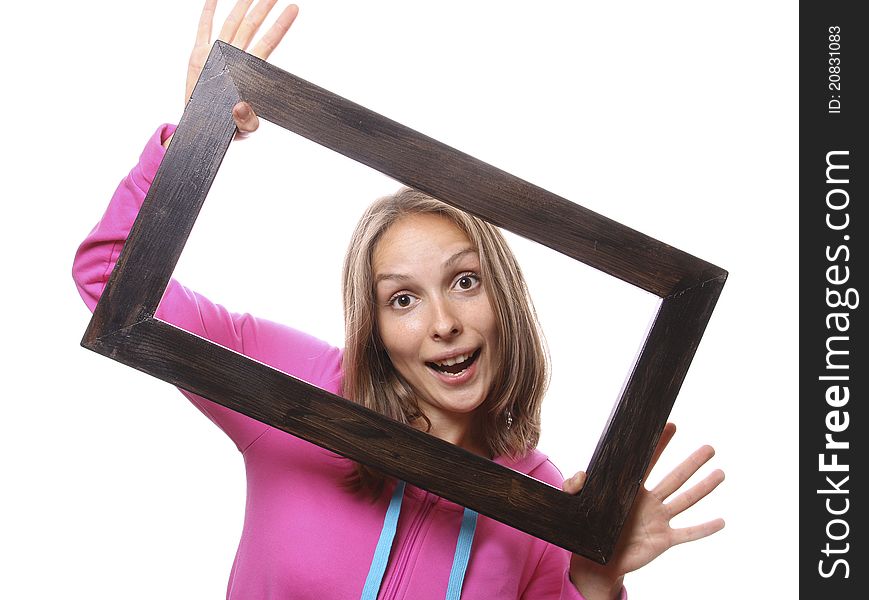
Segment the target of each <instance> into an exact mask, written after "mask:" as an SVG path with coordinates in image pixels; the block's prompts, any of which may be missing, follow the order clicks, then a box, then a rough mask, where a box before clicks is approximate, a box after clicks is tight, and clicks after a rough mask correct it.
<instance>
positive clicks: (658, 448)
mask: <svg viewBox="0 0 869 600" xmlns="http://www.w3.org/2000/svg"><path fill="white" fill-rule="evenodd" d="M674 435H676V425H675V424H674V423H667V424H666V425H664V430H663V431H661V437H660V438H658V443H657V444H656V445H655V452H654V453H652V460H651V461H649V468H648V469H646V474H645V475H644V476H643V481H645V480H646V479H648V478H649V474H650V473H651V472H652V469H653V468H655V465H656V464H658V459H659V458H661V454H663V453H664V450H665V449H666V448H667V445H668V444H669V443H670V440H672V439H673V436H674Z"/></svg>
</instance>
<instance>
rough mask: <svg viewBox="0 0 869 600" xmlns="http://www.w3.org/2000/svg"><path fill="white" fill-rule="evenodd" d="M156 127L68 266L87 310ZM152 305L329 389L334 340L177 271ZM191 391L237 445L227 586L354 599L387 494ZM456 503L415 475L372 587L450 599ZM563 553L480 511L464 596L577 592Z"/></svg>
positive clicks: (337, 387) (141, 176)
mask: <svg viewBox="0 0 869 600" xmlns="http://www.w3.org/2000/svg"><path fill="white" fill-rule="evenodd" d="M173 130H174V128H173V127H172V126H171V125H164V126H162V127H161V128H160V129H159V130H158V131H157V132H156V133H155V134H154V135H153V136H152V137H151V139H150V140H149V141H148V143H147V145H146V147H145V149H144V151H143V152H142V154H141V157H140V160H139V163H138V164H137V165H136V166H135V167H134V168H133V170H132V171H131V172H130V174H129V175H128V176H126V177H125V178H124V179H123V180H122V181H121V183H120V185H119V186H118V188H117V190H116V192H115V194H114V196H113V197H112V200H111V203H110V204H109V206H108V208H107V209H106V212H105V214H104V215H103V217H102V219H101V220H100V221H99V223H98V224H97V225H96V227H95V228H94V229H93V230H92V231H91V232H90V234H89V235H88V236H87V238H86V239H85V240H84V242H83V243H82V244H81V246H80V247H79V249H78V252H77V253H76V257H75V262H74V266H73V277H74V279H75V282H76V284H77V286H78V289H79V292H80V294H81V296H82V298H83V299H84V301H85V303H86V304H87V305H88V307H89V308H90V309H91V310H93V309H94V306H95V305H96V303H97V300H98V299H99V296H100V294H101V293H102V291H103V288H104V287H105V284H106V282H107V281H108V277H109V275H110V273H111V271H112V269H113V267H114V265H115V261H116V260H117V258H118V254H119V253H120V251H121V247H122V246H123V244H124V241H125V239H126V237H127V234H128V233H129V231H130V229H131V227H132V224H133V221H134V220H135V217H136V215H137V214H138V210H139V207H140V205H141V203H142V201H143V200H144V197H145V194H146V192H147V190H148V188H149V186H150V185H151V182H152V181H153V178H154V175H155V173H156V171H157V167H158V166H159V164H160V161H161V160H162V158H163V155H164V148H163V146H162V145H161V142H162V141H163V140H165V139H166V138H167V137H168V136H169V135H170V134H171V133H172V131H173ZM157 317H158V318H160V319H161V320H164V321H166V322H169V323H172V324H174V325H176V326H178V327H181V328H183V329H185V330H187V331H190V332H192V333H195V334H198V335H201V336H203V337H206V338H208V339H210V340H212V341H214V342H216V343H218V344H221V345H223V346H226V347H228V348H231V349H233V350H236V351H238V352H241V353H244V354H246V355H248V356H250V357H252V358H254V359H256V360H259V361H261V362H263V363H266V364H268V365H271V366H273V367H275V368H277V369H280V370H282V371H284V372H286V373H289V374H292V375H294V376H296V377H298V378H300V379H303V380H305V381H308V382H309V383H311V384H314V385H317V386H319V387H321V388H323V389H325V390H328V391H330V392H333V393H335V394H340V393H341V355H342V351H341V349H339V348H334V347H331V346H330V345H328V344H326V343H324V342H322V341H319V340H317V339H314V338H313V337H311V336H309V335H307V334H304V333H302V332H299V331H296V330H294V329H291V328H288V327H285V326H283V325H279V324H276V323H273V322H269V321H266V320H263V319H257V318H255V317H252V316H250V315H248V314H237V313H232V312H230V311H228V310H226V309H225V308H223V307H222V306H220V305H218V304H214V303H212V302H211V301H209V300H208V299H206V298H204V297H202V296H201V295H199V294H197V293H195V292H193V291H191V290H189V289H187V288H185V287H183V286H182V285H180V284H179V283H178V282H176V281H174V280H172V281H171V282H170V283H169V286H168V288H167V290H166V293H165V295H164V297H163V300H162V302H161V304H160V306H159V309H158V311H157ZM182 393H184V394H185V395H186V396H187V397H188V398H189V399H190V401H191V402H193V403H194V404H195V405H196V406H197V407H198V408H199V410H201V411H202V412H203V413H204V414H205V415H206V416H207V417H208V418H209V419H211V420H212V421H213V422H214V423H215V424H216V425H217V426H218V427H220V429H222V430H223V431H224V432H225V433H226V434H227V435H228V436H229V437H230V438H231V439H232V441H233V442H234V443H235V445H236V446H237V447H238V450H239V452H241V454H242V456H243V458H244V464H245V469H246V474H247V504H246V509H245V517H244V528H243V531H242V534H241V541H240V542H239V546H238V551H237V553H236V557H235V561H234V564H233V567H232V571H231V573H230V576H229V583H228V587H227V598H232V599H241V600H260V599H270V598H281V599H287V598H292V599H294V600H303V599H311V600H332V599H334V600H349V599H354V598H359V597H360V594H361V591H362V589H363V585H364V583H365V580H366V576H367V575H368V572H369V568H370V566H371V562H372V557H373V555H374V552H375V547H376V545H377V542H378V538H379V536H380V534H381V530H382V528H383V526H384V515H385V514H386V511H387V505H388V504H389V500H390V492H391V489H387V490H386V492H384V495H383V497H382V498H380V499H378V500H377V501H376V502H374V503H372V502H371V500H370V499H369V498H368V497H367V496H366V495H365V494H360V493H352V492H349V491H347V489H346V487H345V486H344V485H343V484H344V483H345V481H346V477H347V476H348V474H349V473H350V472H351V469H352V468H353V465H352V463H351V461H349V460H348V459H345V458H343V457H341V456H338V455H336V454H334V453H332V452H329V451H327V450H324V449H322V448H320V447H318V446H315V445H313V444H310V443H308V442H306V441H303V440H300V439H298V438H296V437H294V436H292V435H289V434H287V433H285V432H282V431H280V430H277V429H274V428H272V427H270V426H268V425H265V424H263V423H260V422H259V421H256V420H254V419H251V418H249V417H247V416H245V415H242V414H240V413H237V412H234V411H232V410H230V409H227V408H225V407H223V406H221V405H219V404H216V403H214V402H211V401H209V400H207V399H205V398H202V397H199V396H196V395H193V394H190V393H187V392H182ZM495 461H496V462H497V463H499V464H502V465H505V466H507V467H510V468H512V469H515V470H517V471H521V472H522V473H525V474H527V475H530V476H531V477H534V478H536V479H539V480H542V481H545V482H547V483H549V484H551V485H554V486H557V487H560V486H561V484H562V482H563V477H562V476H561V474H560V473H559V471H558V470H557V469H556V468H555V466H554V465H553V464H552V463H551V462H550V461H549V460H548V459H547V458H546V456H544V455H543V454H542V453H540V452H539V451H536V450H535V451H533V452H531V453H529V454H528V455H526V456H524V457H522V458H520V459H518V460H511V459H508V458H503V457H498V458H496V459H495ZM462 515H463V509H462V507H460V506H458V505H456V504H454V503H452V502H449V501H447V500H444V499H443V498H440V497H438V496H436V495H434V494H431V493H428V492H426V491H424V490H421V489H419V488H416V487H413V486H410V485H408V486H407V487H406V490H405V492H404V498H403V502H402V508H401V512H400V518H399V520H398V525H397V530H396V533H395V537H394V542H393V544H392V549H391V551H390V552H389V555H388V556H389V562H388V565H387V568H386V572H385V574H384V576H383V580H382V584H381V586H380V588H379V594H378V598H381V599H393V598H406V599H408V600H443V598H444V597H445V594H446V590H447V584H448V578H449V576H450V569H451V565H452V564H453V559H454V553H455V551H456V540H457V537H458V536H459V530H460V525H461V522H462ZM568 564H569V553H568V552H567V551H566V550H563V549H561V548H559V547H557V546H554V545H552V544H549V543H547V542H544V541H542V540H539V539H537V538H534V537H532V536H530V535H528V534H525V533H522V532H520V531H518V530H516V529H513V528H511V527H509V526H507V525H504V524H502V523H499V522H497V521H495V520H492V519H489V518H486V517H484V516H480V517H479V519H478V521H477V527H476V533H475V535H474V537H473V545H472V548H471V553H470V559H469V561H468V564H467V572H466V573H465V577H464V584H463V587H462V596H461V597H462V598H463V599H465V600H492V599H515V598H521V599H526V600H547V599H553V600H554V599H556V598H561V599H573V600H581V599H582V596H581V595H580V594H579V593H578V592H577V590H576V588H575V587H574V586H573V585H572V584H571V583H570V581H569V579H568V576H567V574H568Z"/></svg>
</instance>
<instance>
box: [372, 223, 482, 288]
mask: <svg viewBox="0 0 869 600" xmlns="http://www.w3.org/2000/svg"><path fill="white" fill-rule="evenodd" d="M468 248H473V243H472V242H471V240H470V239H469V238H468V236H467V234H466V233H465V232H464V231H463V230H462V229H461V228H460V227H458V226H457V225H456V224H455V223H453V222H452V221H451V220H449V219H448V218H446V217H442V216H440V215H437V214H430V213H422V214H413V215H408V216H406V217H402V218H401V219H399V220H398V221H396V222H395V223H393V224H392V225H390V226H389V228H388V229H387V230H386V231H385V232H384V233H383V235H382V236H381V237H380V239H379V240H378V242H377V244H376V245H375V246H374V252H373V253H372V257H371V268H372V271H373V272H374V274H375V275H377V274H379V273H382V272H384V271H392V270H401V269H402V268H408V267H410V266H414V265H420V264H426V263H441V262H443V261H444V260H446V259H449V258H450V257H452V256H453V255H455V254H456V253H457V252H461V251H463V250H467V249H468ZM472 256H476V254H472Z"/></svg>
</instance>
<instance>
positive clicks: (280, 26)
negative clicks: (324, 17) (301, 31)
mask: <svg viewBox="0 0 869 600" xmlns="http://www.w3.org/2000/svg"><path fill="white" fill-rule="evenodd" d="M298 14H299V7H298V6H296V5H295V4H290V5H289V6H288V7H286V8H285V9H284V10H283V11H281V14H280V15H279V16H278V20H277V21H275V23H274V24H273V25H272V26H271V27H269V30H268V31H266V33H265V34H264V35H263V36H262V37H261V38H260V39H259V41H258V42H257V43H256V45H255V46H254V47H253V50H251V51H250V53H251V54H253V55H254V56H256V57H258V58H261V59H263V60H267V59H268V57H269V55H270V54H271V53H272V52H273V51H274V49H275V48H277V47H278V44H280V43H281V40H282V39H284V36H285V35H286V34H287V32H288V31H289V30H290V26H292V24H293V21H295V20H296V17H297V16H298Z"/></svg>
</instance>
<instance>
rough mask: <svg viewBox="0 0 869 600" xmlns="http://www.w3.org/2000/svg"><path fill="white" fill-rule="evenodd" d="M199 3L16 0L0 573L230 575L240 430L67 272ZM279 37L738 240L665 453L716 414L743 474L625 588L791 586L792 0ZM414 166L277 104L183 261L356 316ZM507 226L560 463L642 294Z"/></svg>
mask: <svg viewBox="0 0 869 600" xmlns="http://www.w3.org/2000/svg"><path fill="white" fill-rule="evenodd" d="M230 4H231V3H230V2H228V1H226V0H225V1H224V2H221V4H220V5H219V7H218V10H219V14H218V23H222V17H223V16H224V15H225V14H226V12H228V10H229V7H230ZM7 10H9V9H7ZM199 10H200V2H198V1H197V2H186V1H185V2H180V1H177V0H175V1H170V0H151V1H150V2H135V3H133V2H103V1H100V2H89V3H74V2H45V3H30V4H29V5H27V6H26V7H25V6H24V5H23V4H22V5H21V6H19V7H15V8H12V9H11V15H10V14H8V13H7V15H6V17H5V18H4V21H5V22H6V27H5V28H4V29H5V32H4V36H3V39H2V44H3V47H2V52H3V57H4V59H3V63H4V73H3V80H4V84H3V87H4V90H5V91H4V94H3V99H2V107H0V108H2V114H3V115H4V117H5V119H4V120H5V122H6V130H7V142H6V144H5V148H4V150H3V152H4V160H3V163H2V164H3V177H2V184H0V185H2V198H3V201H4V207H5V208H4V217H3V218H2V220H0V227H2V237H0V244H2V250H3V253H2V256H3V259H2V260H3V263H2V264H3V275H4V284H3V292H4V293H3V294H2V302H3V305H2V319H3V331H4V340H3V344H2V350H0V352H2V353H3V360H2V364H3V388H2V392H0V393H2V407H3V412H2V419H0V445H2V446H0V450H2V452H0V457H2V482H3V483H2V485H3V494H2V498H3V507H2V513H0V515H2V516H0V519H2V521H0V552H2V565H3V567H2V572H3V573H4V577H3V579H4V582H3V589H4V592H3V595H4V596H5V597H10V598H11V597H14V598H56V597H73V598H76V597H88V598H119V597H123V598H186V599H189V598H221V597H223V594H224V589H225V584H226V580H227V577H228V574H229V569H230V565H231V563H232V558H233V555H234V552H235V547H236V544H237V541H238V536H239V533H240V528H241V522H242V515H243V509H244V473H243V466H242V461H241V458H240V457H239V455H238V454H237V452H236V450H235V448H234V446H233V445H232V443H231V442H230V441H229V440H228V439H227V438H226V437H225V436H224V435H223V434H222V433H221V432H220V431H219V430H218V429H217V428H216V427H214V426H213V425H212V424H211V423H210V422H209V421H208V420H207V419H205V418H204V417H203V416H202V415H201V414H199V413H198V411H196V409H195V408H193V406H192V405H190V404H189V403H187V402H186V401H185V400H184V399H183V398H182V397H181V396H180V395H179V394H178V393H177V392H176V391H175V390H174V389H172V388H171V387H170V386H169V385H168V384H165V383H163V382H161V381H158V380H156V379H152V378H150V377H148V376H145V375H143V374H141V373H139V372H137V371H134V370H133V369H130V368H128V367H125V366H122V365H120V364H118V363H115V362H113V361H111V360H109V359H106V358H104V357H102V356H98V355H96V354H93V353H90V352H88V351H87V350H84V349H82V348H81V347H80V346H79V340H80V339H81V336H82V334H83V332H84V329H85V327H86V325H87V322H88V319H89V314H88V312H87V310H86V308H85V307H84V305H83V304H82V302H81V301H80V299H79V298H78V295H77V293H76V291H75V287H74V285H73V282H72V279H71V277H70V267H71V262H72V257H73V253H74V251H75V248H76V247H77V245H78V243H79V242H80V241H81V240H82V239H83V238H84V236H85V235H86V234H87V232H88V231H89V229H90V228H91V227H92V226H93V224H94V223H95V222H96V221H97V220H98V218H99V217H100V215H101V214H102V210H103V208H104V206H105V204H106V203H107V201H108V199H109V197H110V196H111V194H112V192H113V190H114V188H115V186H116V185H117V183H118V181H119V180H120V179H121V177H123V175H124V174H125V173H126V172H127V171H128V170H129V169H130V168H131V167H132V166H133V164H135V161H136V159H137V157H138V155H139V152H140V151H141V148H142V147H143V145H144V143H145V141H146V140H147V138H148V136H150V135H151V133H152V132H153V131H154V130H155V129H156V127H157V126H158V125H159V124H160V123H163V122H177V120H178V119H179V117H180V114H181V111H182V108H183V90H184V77H185V70H186V60H187V56H188V53H189V50H190V47H191V44H192V41H193V37H194V31H195V26H196V23H197V20H198V14H199ZM216 29H219V25H218V26H216ZM270 62H272V63H273V64H275V65H277V66H279V67H281V68H283V69H285V70H288V71H291V72H293V73H295V74H297V75H299V76H301V77H303V78H305V79H308V80H309V81H312V82H314V83H316V84H318V85H320V86H322V87H325V88H326V89H329V90H331V91H333V92H336V93H338V94H341V95H343V96H345V97H347V98H349V99H351V100H353V101H355V102H358V103H360V104H362V105H364V106H366V107H368V108H371V109H373V110H375V111H376V112H379V113H381V114H384V115H386V116H389V117H390V118H392V119H394V120H397V121H399V122H401V123H403V124H405V125H408V126H410V127H412V128H414V129H417V130H419V131H421V132H423V133H425V134H427V135H430V136H432V137H434V138H436V139H438V140H440V141H443V142H445V143H447V144H449V145H451V146H454V147H456V148H459V149H461V150H463V151H465V152H467V153H469V154H471V155H473V156H476V157H478V158H480V159H482V160H484V161H486V162H489V163H491V164H494V165H496V166H498V167H500V168H502V169H504V170H506V171H508V172H511V173H513V174H516V175H519V176H520V177H522V178H524V179H527V180H529V181H531V182H533V183H535V184H537V185H540V186H542V187H544V188H546V189H548V190H550V191H553V192H555V193H558V194H559V195H561V196H564V197H566V198H569V199H571V200H573V201H575V202H577V203H579V204H582V205H584V206H586V207H588V208H591V209H592V210H595V211H597V212H600V213H603V214H605V215H607V216H609V217H611V218H613V219H615V220H617V221H620V222H622V223H624V224H626V225H629V226H631V227H633V228H635V229H638V230H640V231H642V232H644V233H647V234H649V235H651V236H653V237H656V238H658V239H660V240H663V241H665V242H667V243H669V244H671V245H673V246H675V247H677V248H680V249H683V250H685V251H687V252H690V253H691V254H694V255H696V256H699V257H701V258H703V259H706V260H708V261H710V262H712V263H715V264H717V265H719V266H721V267H723V268H725V269H727V270H728V271H729V272H730V278H729V279H728V282H727V284H726V285H725V287H724V291H723V294H722V296H721V299H720V301H719V303H718V306H717V308H716V310H715V313H714V314H713V316H712V319H711V322H710V324H709V327H708V329H707V331H706V334H705V336H704V337H703V340H702V343H701V345H700V348H699V350H698V352H697V355H696V357H695V360H694V362H693V364H692V366H691V369H690V370H689V373H688V376H687V379H686V381H685V383H684V385H683V387H682V391H681V393H680V395H679V398H678V399H677V402H676V406H675V409H674V411H673V413H672V420H673V421H674V422H676V424H677V426H678V427H679V432H678V433H677V434H676V438H675V439H674V441H673V442H672V444H671V448H670V449H669V450H668V452H667V454H666V455H665V457H664V458H662V460H661V464H660V465H659V469H658V470H656V471H655V473H653V477H652V480H653V481H656V480H657V477H659V476H660V475H662V474H663V473H664V472H665V469H666V468H668V467H671V466H673V465H674V464H675V463H676V462H678V460H680V459H681V458H683V457H684V456H686V455H687V454H688V453H689V452H690V451H691V450H693V449H694V448H696V447H698V446H700V445H702V444H704V443H709V444H712V445H713V446H714V447H715V448H716V450H717V456H716V457H715V459H713V462H712V463H711V465H710V468H722V469H724V470H725V472H726V473H727V480H726V481H725V482H724V484H723V485H722V486H721V487H720V489H719V490H718V491H716V492H715V494H714V495H713V497H711V498H709V499H707V500H706V501H705V502H703V503H702V504H701V505H699V506H697V507H695V509H693V510H692V511H690V512H689V514H688V515H684V516H683V517H684V518H679V519H677V521H676V523H677V524H685V523H691V522H697V521H701V520H706V519H710V518H714V517H718V516H721V517H724V518H725V520H726V521H727V526H726V527H725V529H724V530H723V531H722V532H721V533H719V534H717V535H715V536H714V537H712V538H709V539H706V540H703V541H699V542H696V543H694V544H690V545H686V546H681V547H677V548H674V549H672V550H671V551H669V552H667V553H666V554H665V555H664V556H662V557H661V558H659V559H658V560H656V561H655V562H654V563H653V564H651V565H650V566H647V567H646V568H643V569H642V570H640V571H639V572H637V573H633V574H631V575H629V576H628V577H627V582H626V583H627V585H628V589H629V592H630V594H631V597H632V598H637V599H640V598H646V599H648V598H662V599H664V598H666V599H668V600H672V599H680V598H686V599H687V598H692V599H693V598H698V597H700V598H704V599H716V598H734V597H740V598H770V597H775V598H785V597H794V596H795V595H796V588H797V561H796V559H797V386H796V383H797V380H796V373H797V306H798V298H797V172H796V170H797V6H796V3H788V2H783V1H774V2H763V3H758V2H747V1H734V2H730V3H727V4H721V3H698V2H688V1H685V2H674V1H665V2H656V3H652V2H619V3H601V2H566V1H565V2H540V3H536V4H532V3H529V2H511V1H503V0H502V1H500V2H468V1H466V2H459V1H453V0H441V1H439V2H398V1H394V2H378V1H372V2H364V3H363V2H350V1H347V2H340V1H338V0H309V1H308V2H306V3H303V4H301V14H300V16H299V19H298V20H297V22H296V24H295V25H294V26H293V29H292V31H291V32H290V34H289V36H288V38H287V39H286V40H285V42H284V43H283V44H282V46H281V47H280V48H279V49H278V51H277V52H276V53H275V54H274V55H273V56H272V57H271V59H270ZM396 187H397V184H396V183H395V182H393V181H391V180H388V179H386V178H385V177H383V176H382V175H380V174H378V173H374V172H371V171H370V170H369V169H367V168H365V167H360V166H359V165H356V164H355V163H353V162H352V161H350V160H349V159H345V158H343V157H340V156H338V155H335V154H333V153H331V152H329V151H326V150H323V149H322V148H319V147H316V146H314V145H313V144H312V143H310V142H307V141H304V140H301V139H299V138H297V137H296V136H295V135H292V134H288V133H286V132H283V131H282V130H279V129H278V128H276V127H274V126H271V125H270V124H267V123H266V124H264V125H263V128H262V130H261V131H260V132H258V133H257V134H256V135H254V136H251V137H250V138H249V139H247V140H244V141H243V142H240V143H236V144H234V145H233V146H232V147H231V148H230V151H229V154H228V156H227V159H226V161H225V163H224V166H223V168H222V169H221V172H220V175H219V177H218V180H217V182H216V184H215V186H214V188H213V190H212V193H211V194H210V196H209V200H208V202H207V203H206V205H205V208H204V209H203V213H202V215H201V217H200V219H199V221H198V222H197V226H196V228H195V229H194V232H193V235H192V236H191V239H190V242H189V244H188V247H187V250H186V251H185V253H184V255H183V256H182V260H181V263H180V264H179V267H178V269H177V271H176V275H177V277H178V278H179V279H182V280H183V281H184V283H186V284H188V285H190V286H191V287H194V288H196V289H198V290H199V291H202V292H203V293H205V294H206V295H208V296H209V297H211V298H212V299H214V300H216V301H218V302H220V303H222V304H225V305H227V306H228V307H229V308H231V309H234V310H243V311H249V312H252V313H254V314H257V315H259V316H263V317H267V318H271V319H275V320H279V321H283V322H288V323H290V324H292V325H295V326H297V327H299V328H302V329H305V330H307V331H310V332H312V333H314V334H316V335H318V336H320V337H323V338H325V339H327V340H329V341H331V342H333V343H334V344H336V345H340V344H341V343H342V341H341V335H342V322H341V310H340V296H339V287H338V283H339V273H340V264H341V258H342V255H343V250H344V247H345V244H346V242H347V240H348V237H349V233H350V231H351V229H352V227H353V225H354V223H355V221H356V219H357V218H358V216H359V215H360V213H361V212H362V210H363V208H364V206H365V205H366V204H367V202H368V201H370V200H372V199H373V198H375V197H377V196H379V195H382V194H386V193H389V192H391V191H393V190H394V189H395V188H396ZM514 247H515V249H516V252H517V254H519V256H520V260H521V262H522V264H523V266H524V268H525V270H526V272H527V276H528V279H529V282H530V285H531V287H532V293H533V294H534V297H535V301H536V304H537V307H538V310H539V312H540V314H541V319H542V321H543V324H544V327H545V329H546V333H547V337H548V341H549V344H550V349H551V352H552V355H553V360H554V365H555V373H554V376H553V384H552V388H551V391H550V394H549V396H548V398H547V401H546V404H545V409H544V410H545V415H544V435H543V439H542V441H541V444H540V445H541V449H542V450H543V451H545V452H546V453H548V454H549V455H550V456H551V457H552V458H553V460H554V461H555V462H556V464H558V465H559V466H560V467H561V468H562V470H563V471H564V472H565V473H572V472H574V471H576V470H579V469H582V468H584V467H585V465H586V464H587V461H588V459H589V456H590V454H591V451H592V450H593V448H594V445H595V443H596V441H597V437H598V435H599V432H600V430H601V427H602V425H603V422H604V420H605V418H606V416H607V414H608V412H609V409H610V406H611V404H612V402H613V400H614V399H615V397H616V394H617V393H618V391H619V388H620V386H621V383H622V379H623V377H624V375H625V373H626V372H627V368H628V365H629V364H630V362H631V360H632V359H633V357H634V354H635V352H636V350H637V348H638V344H639V341H640V340H641V339H642V337H643V335H644V333H645V327H646V326H647V324H648V322H649V319H650V318H651V316H652V314H653V311H654V308H655V306H656V299H655V298H653V297H650V296H648V295H647V294H645V293H643V292H639V291H637V290H636V289H634V288H632V287H630V286H627V285H626V284H622V283H619V282H615V281H613V280H612V279H611V278H609V277H606V276H603V275H601V274H599V273H598V272H596V271H593V270H590V269H588V268H586V267H583V266H580V265H575V264H573V263H572V261H569V260H567V259H564V258H562V257H560V256H558V255H556V254H555V253H553V252H551V251H549V250H545V249H540V248H538V247H536V246H534V245H532V244H529V243H527V242H525V241H524V240H516V241H515V243H514ZM707 471H708V469H707V470H706V471H704V472H707Z"/></svg>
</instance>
